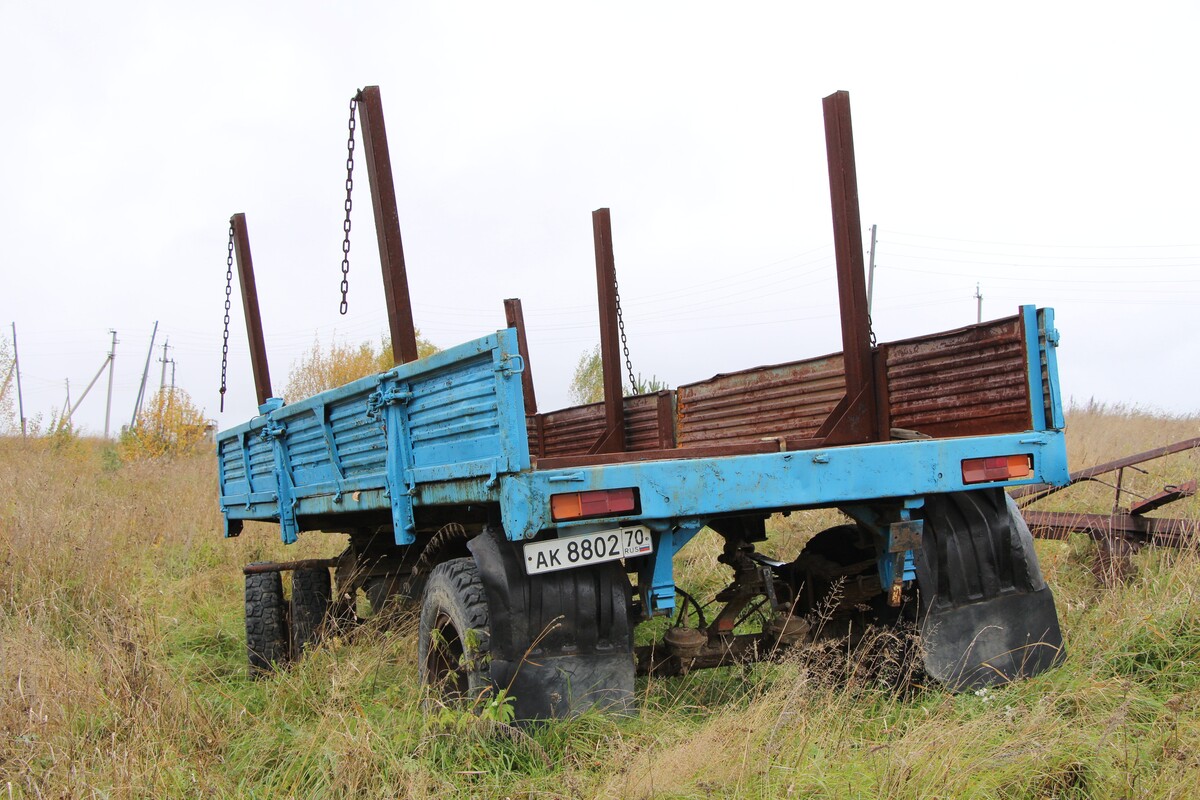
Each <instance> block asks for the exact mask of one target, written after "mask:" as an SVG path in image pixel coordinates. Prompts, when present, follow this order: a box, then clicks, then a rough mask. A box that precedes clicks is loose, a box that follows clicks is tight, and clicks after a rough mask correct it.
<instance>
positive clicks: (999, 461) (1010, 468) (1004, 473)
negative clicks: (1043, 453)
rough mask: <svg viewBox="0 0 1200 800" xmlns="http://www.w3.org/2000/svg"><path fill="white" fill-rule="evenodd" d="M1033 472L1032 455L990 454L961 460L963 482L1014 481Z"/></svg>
mask: <svg viewBox="0 0 1200 800" xmlns="http://www.w3.org/2000/svg"><path fill="white" fill-rule="evenodd" d="M1032 474H1033V456H1031V455H1029V454H1027V453H1026V454H1022V455H1019V456H990V457H988V458H968V459H964V460H963V462H962V479H963V483H965V484H972V483H991V482H993V481H1015V480H1017V479H1018V478H1028V477H1029V476H1030V475H1032Z"/></svg>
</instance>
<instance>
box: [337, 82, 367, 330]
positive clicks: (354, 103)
mask: <svg viewBox="0 0 1200 800" xmlns="http://www.w3.org/2000/svg"><path fill="white" fill-rule="evenodd" d="M361 97H362V90H361V89H360V90H359V91H358V92H356V93H355V95H354V97H351V98H350V121H349V122H348V123H347V127H348V128H349V130H350V134H349V136H347V137H346V219H345V221H344V222H342V233H343V234H344V237H343V238H342V287H341V288H342V304H341V306H339V307H338V311H339V312H340V313H341V314H343V315H344V314H345V313H346V312H347V311H348V310H349V309H350V306H349V304H348V303H347V301H346V295H347V294H348V293H349V291H350V209H351V208H353V207H354V200H353V197H352V195H353V193H354V129H355V128H356V127H357V120H356V118H355V115H356V112H357V110H358V101H359V99H360V98H361Z"/></svg>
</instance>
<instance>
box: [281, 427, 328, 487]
mask: <svg viewBox="0 0 1200 800" xmlns="http://www.w3.org/2000/svg"><path fill="white" fill-rule="evenodd" d="M284 446H285V447H286V448H287V455H288V463H289V465H290V466H291V470H292V482H293V483H294V485H295V486H297V487H301V486H307V485H310V484H314V483H321V482H323V481H331V480H334V479H336V478H337V475H336V474H335V473H334V470H333V466H332V465H331V464H330V463H329V449H328V448H327V447H326V446H325V434H324V432H323V431H322V430H321V425H320V423H319V421H318V420H317V418H316V415H315V414H312V413H309V414H302V415H300V416H296V417H292V418H291V419H290V420H288V424H287V433H286V434H285V436H284Z"/></svg>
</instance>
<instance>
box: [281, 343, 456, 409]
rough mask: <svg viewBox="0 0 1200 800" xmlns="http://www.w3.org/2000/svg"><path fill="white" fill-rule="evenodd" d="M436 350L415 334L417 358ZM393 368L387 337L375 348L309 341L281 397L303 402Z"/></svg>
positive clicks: (436, 349) (366, 344) (432, 345)
mask: <svg viewBox="0 0 1200 800" xmlns="http://www.w3.org/2000/svg"><path fill="white" fill-rule="evenodd" d="M438 350H439V348H438V347H437V345H435V344H433V343H432V342H430V341H429V340H428V339H426V338H425V337H423V336H421V332H420V331H417V355H418V356H419V357H421V358H425V357H426V356H430V355H433V354H434V353H436V352H438ZM393 366H395V365H394V364H393V363H392V342H391V339H390V337H387V336H384V337H383V338H382V339H381V340H380V342H379V345H378V346H376V345H374V344H372V343H371V342H361V343H359V344H357V345H355V344H349V343H346V342H339V341H337V339H334V340H333V342H332V343H331V344H330V345H329V346H328V347H325V346H323V345H322V344H321V340H320V338H317V339H314V340H313V345H312V348H311V349H309V351H308V352H307V353H305V354H304V355H303V356H302V357H301V358H300V360H298V361H297V362H296V363H295V364H293V365H292V369H291V372H289V373H288V382H287V388H286V389H284V394H283V396H284V397H285V398H287V399H288V400H289V401H292V402H294V401H296V400H303V399H304V398H306V397H312V396H313V395H314V394H317V393H318V392H323V391H325V390H326V389H332V388H334V387H336V386H342V385H344V384H347V383H350V382H351V381H354V380H358V379H359V378H363V377H366V376H367V375H375V374H377V373H380V372H386V371H387V370H389V369H391V368H392V367H393Z"/></svg>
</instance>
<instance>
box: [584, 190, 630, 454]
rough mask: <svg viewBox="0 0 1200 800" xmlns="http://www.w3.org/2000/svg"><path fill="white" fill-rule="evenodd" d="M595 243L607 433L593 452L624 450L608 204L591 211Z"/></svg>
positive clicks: (618, 347) (615, 271) (618, 346)
mask: <svg viewBox="0 0 1200 800" xmlns="http://www.w3.org/2000/svg"><path fill="white" fill-rule="evenodd" d="M592 236H593V238H594V240H595V246H596V293H597V295H598V300H599V303H600V361H601V364H602V367H603V371H604V417H605V424H604V434H603V435H602V436H601V437H600V440H599V441H598V442H596V444H595V445H594V446H593V447H592V449H591V452H592V453H621V452H624V450H625V409H624V393H623V392H622V391H621V348H620V340H619V339H618V336H619V331H618V330H617V298H616V284H617V268H616V264H615V262H614V259H613V246H612V221H611V219H610V218H609V213H608V209H607V208H599V209H596V210H595V211H593V212H592Z"/></svg>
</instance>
